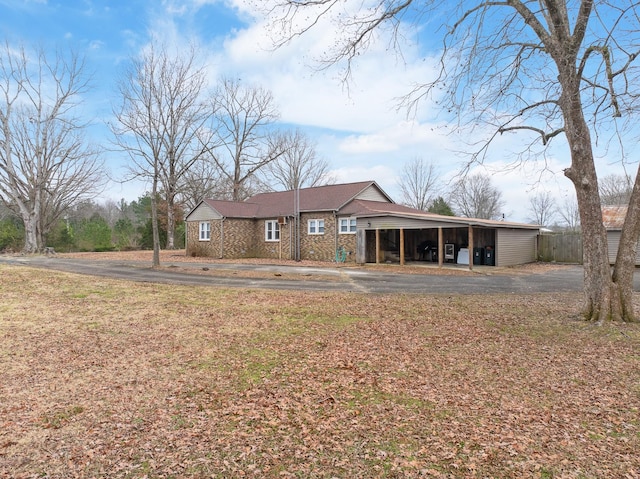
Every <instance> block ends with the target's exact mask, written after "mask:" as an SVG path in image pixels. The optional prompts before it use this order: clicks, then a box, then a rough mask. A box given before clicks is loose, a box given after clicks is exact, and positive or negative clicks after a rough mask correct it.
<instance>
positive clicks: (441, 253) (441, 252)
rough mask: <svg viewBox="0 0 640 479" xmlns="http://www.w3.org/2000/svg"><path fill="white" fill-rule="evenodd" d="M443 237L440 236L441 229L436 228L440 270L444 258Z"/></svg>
mask: <svg viewBox="0 0 640 479" xmlns="http://www.w3.org/2000/svg"><path fill="white" fill-rule="evenodd" d="M443 242H444V237H443V236H442V227H440V228H438V267H439V268H442V263H443V257H444V244H443Z"/></svg>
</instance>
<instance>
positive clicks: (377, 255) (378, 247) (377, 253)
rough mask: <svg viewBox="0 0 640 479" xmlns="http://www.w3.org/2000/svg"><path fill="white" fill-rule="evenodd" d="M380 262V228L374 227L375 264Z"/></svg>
mask: <svg viewBox="0 0 640 479" xmlns="http://www.w3.org/2000/svg"><path fill="white" fill-rule="evenodd" d="M378 263H380V230H379V229H378V228H376V264H378Z"/></svg>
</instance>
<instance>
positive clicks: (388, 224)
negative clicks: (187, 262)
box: [185, 181, 539, 267]
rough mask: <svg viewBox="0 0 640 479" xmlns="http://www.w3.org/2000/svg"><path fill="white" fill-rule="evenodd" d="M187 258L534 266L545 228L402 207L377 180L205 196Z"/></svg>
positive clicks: (191, 221) (192, 222) (192, 224)
mask: <svg viewBox="0 0 640 479" xmlns="http://www.w3.org/2000/svg"><path fill="white" fill-rule="evenodd" d="M185 221H186V224H187V231H186V254H187V255H188V256H208V257H215V258H229V259H238V258H273V259H301V260H319V261H344V262H356V263H379V262H400V263H401V264H404V262H405V261H418V260H421V261H433V262H438V263H440V264H442V263H444V262H452V263H456V262H457V263H460V264H469V266H470V267H472V266H473V264H485V263H486V264H490V265H501V266H504V265H510V264H522V263H527V262H532V261H535V259H536V236H537V234H538V230H539V226H537V225H527V224H520V223H510V222H504V221H492V220H483V219H473V218H457V217H451V216H441V215H435V214H431V213H427V212H425V211H422V210H416V209H414V208H409V207H407V206H403V205H399V204H396V203H394V202H393V200H392V199H391V198H390V197H389V196H388V195H387V194H386V193H385V192H384V191H383V190H382V189H381V188H380V187H379V186H378V185H377V184H376V183H375V182H374V181H364V182H356V183H345V184H338V185H326V186H318V187H312V188H301V189H299V190H290V191H279V192H271V193H260V194H257V195H255V196H252V197H250V198H248V199H247V200H245V201H241V202H236V201H223V200H215V199H205V200H203V201H201V202H200V203H199V204H198V205H197V206H196V207H195V208H194V209H193V210H192V211H191V212H190V213H189V214H188V215H187V217H186V218H185Z"/></svg>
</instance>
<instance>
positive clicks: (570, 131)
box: [560, 69, 624, 321]
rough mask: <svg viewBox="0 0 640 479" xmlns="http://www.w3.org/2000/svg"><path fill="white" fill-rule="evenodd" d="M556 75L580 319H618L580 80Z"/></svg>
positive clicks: (565, 75)
mask: <svg viewBox="0 0 640 479" xmlns="http://www.w3.org/2000/svg"><path fill="white" fill-rule="evenodd" d="M560 75H561V84H562V85H563V86H564V88H563V93H562V97H561V100H560V101H561V108H562V112H563V115H564V118H565V134H566V137H567V140H568V143H569V148H570V152H571V167H570V168H567V169H566V170H565V172H564V173H565V176H567V178H569V179H570V180H571V181H572V182H573V185H574V187H575V189H576V195H577V200H578V209H579V210H580V224H581V226H582V235H583V245H584V248H583V263H584V293H585V307H584V315H585V319H587V320H590V321H604V320H610V319H618V318H619V315H620V312H621V311H622V310H623V309H624V308H623V306H622V304H621V302H620V301H621V298H620V296H619V295H616V294H614V290H615V285H614V283H613V279H612V277H611V267H610V265H609V254H608V248H607V231H606V229H605V227H604V224H603V222H602V205H601V204H600V194H599V191H598V177H597V174H596V168H595V163H594V161H593V150H592V143H591V134H590V132H589V127H588V125H587V122H586V121H585V118H584V113H583V109H582V103H581V99H580V88H579V86H580V78H578V76H577V75H576V74H575V71H571V72H570V73H567V72H566V71H564V72H563V71H562V69H561V73H560Z"/></svg>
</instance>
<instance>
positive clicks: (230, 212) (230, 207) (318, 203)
mask: <svg viewBox="0 0 640 479" xmlns="http://www.w3.org/2000/svg"><path fill="white" fill-rule="evenodd" d="M373 185H375V187H376V188H377V189H378V190H379V191H380V192H381V194H382V195H384V196H386V194H385V193H384V192H383V191H382V190H380V188H379V187H378V186H377V185H376V184H375V182H374V181H361V182H357V183H343V184H340V185H326V186H316V187H313V188H301V189H300V190H299V195H300V196H299V201H300V211H302V212H305V211H338V210H339V209H340V208H342V207H343V206H344V205H345V204H347V203H348V202H349V201H351V200H352V199H353V198H355V197H356V196H357V195H358V194H359V193H361V192H363V191H364V190H365V189H367V188H369V187H370V186H373ZM295 195H296V191H294V190H289V191H276V192H270V193H259V194H257V195H254V196H252V197H251V198H248V199H247V200H246V201H242V202H235V201H223V200H212V199H208V200H205V203H206V204H208V205H209V206H210V207H211V208H213V209H215V210H216V211H217V212H218V213H220V214H221V215H222V216H225V217H228V218H275V217H277V216H290V215H293V214H294V212H295V204H294V200H295ZM389 201H390V202H391V199H389ZM374 203H375V202H374ZM382 204H384V205H389V204H393V203H382Z"/></svg>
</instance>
